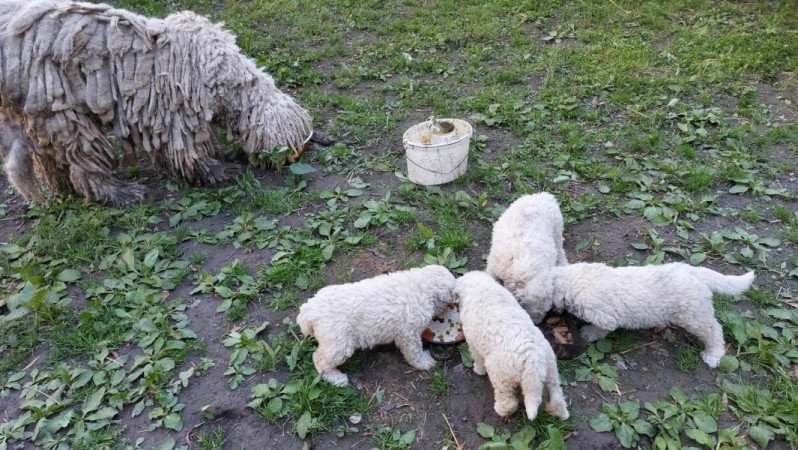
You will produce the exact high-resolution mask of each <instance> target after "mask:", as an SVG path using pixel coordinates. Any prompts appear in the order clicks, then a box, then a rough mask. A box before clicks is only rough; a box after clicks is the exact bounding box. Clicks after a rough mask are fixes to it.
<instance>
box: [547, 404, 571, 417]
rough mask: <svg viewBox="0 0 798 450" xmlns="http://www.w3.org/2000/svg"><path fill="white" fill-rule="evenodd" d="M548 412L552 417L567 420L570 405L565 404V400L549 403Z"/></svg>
mask: <svg viewBox="0 0 798 450" xmlns="http://www.w3.org/2000/svg"><path fill="white" fill-rule="evenodd" d="M546 412H547V413H549V414H551V415H552V416H556V417H559V418H560V419H562V420H566V419H568V417H569V414H568V405H566V404H565V400H563V399H559V400H558V401H551V402H549V403H547V404H546Z"/></svg>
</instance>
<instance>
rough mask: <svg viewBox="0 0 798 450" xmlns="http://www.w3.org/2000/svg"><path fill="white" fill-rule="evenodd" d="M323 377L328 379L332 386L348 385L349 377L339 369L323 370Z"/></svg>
mask: <svg viewBox="0 0 798 450" xmlns="http://www.w3.org/2000/svg"><path fill="white" fill-rule="evenodd" d="M324 379H325V380H327V381H329V382H330V384H332V385H333V386H338V387H345V386H349V377H348V376H346V374H345V373H343V372H339V371H337V370H336V371H327V372H324Z"/></svg>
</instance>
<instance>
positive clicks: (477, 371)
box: [474, 363, 488, 375]
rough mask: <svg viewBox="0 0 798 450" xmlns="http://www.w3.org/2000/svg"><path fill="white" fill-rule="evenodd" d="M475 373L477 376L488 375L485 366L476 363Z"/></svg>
mask: <svg viewBox="0 0 798 450" xmlns="http://www.w3.org/2000/svg"><path fill="white" fill-rule="evenodd" d="M474 373H475V374H477V375H485V374H486V373H488V371H487V370H485V366H484V365H482V364H476V363H475V364H474Z"/></svg>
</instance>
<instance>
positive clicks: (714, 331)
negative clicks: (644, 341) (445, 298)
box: [526, 263, 755, 367]
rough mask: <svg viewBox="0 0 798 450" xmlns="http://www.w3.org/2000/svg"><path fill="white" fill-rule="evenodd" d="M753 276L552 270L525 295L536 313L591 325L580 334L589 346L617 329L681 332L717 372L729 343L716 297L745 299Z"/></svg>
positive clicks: (677, 268) (667, 269) (679, 268)
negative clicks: (557, 313)
mask: <svg viewBox="0 0 798 450" xmlns="http://www.w3.org/2000/svg"><path fill="white" fill-rule="evenodd" d="M754 276H755V275H754V272H748V273H747V274H745V275H740V276H730V275H723V274H720V273H718V272H715V271H714V270H710V269H706V268H703V267H693V266H690V265H688V264H684V263H671V264H664V265H661V266H642V267H610V266H607V265H605V264H598V263H578V264H571V265H569V266H564V267H553V268H551V269H550V270H549V271H548V273H546V274H544V275H543V276H541V277H538V279H537V280H536V283H534V284H529V285H528V287H527V289H526V293H527V298H528V299H529V300H530V301H531V302H534V303H536V304H537V307H536V308H537V309H541V310H544V311H548V310H549V309H550V308H551V307H552V306H554V307H555V308H557V309H560V310H562V309H565V310H568V311H569V312H571V313H572V314H574V315H575V316H577V317H579V318H580V319H582V320H584V321H586V322H589V323H590V324H591V325H586V326H585V327H583V328H582V330H581V334H582V337H584V338H585V339H587V340H589V341H595V340H598V339H601V338H603V337H604V336H606V335H607V333H609V332H610V331H612V330H615V329H616V328H650V327H655V326H664V325H676V326H679V327H682V328H684V329H685V330H686V331H687V332H688V333H690V334H693V335H695V336H696V337H698V338H699V339H701V341H702V342H703V343H704V351H703V352H702V353H701V358H702V359H703V360H704V362H705V363H707V365H708V366H710V367H717V366H718V362H719V361H720V358H721V356H723V354H724V342H723V329H722V328H721V326H720V324H719V323H718V321H717V319H716V318H715V308H714V307H713V305H712V293H713V292H714V293H718V294H725V295H738V294H741V293H743V292H745V291H746V290H747V289H748V287H749V286H751V283H752V282H753V281H754Z"/></svg>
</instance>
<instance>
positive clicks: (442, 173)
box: [407, 154, 468, 175]
mask: <svg viewBox="0 0 798 450" xmlns="http://www.w3.org/2000/svg"><path fill="white" fill-rule="evenodd" d="M467 159H468V154H466V156H465V158H463V159H462V160H461V161H460V162H459V163H457V164H456V165H455V166H454V168H453V169H452V170H450V171H448V172H438V171H437V170H432V169H427V168H426V167H424V166H422V165H421V164H419V163H417V162H415V161H413V160H412V159H410V157H409V156H407V161H408V162H411V163H413V165H415V166H416V167H419V168H421V169H424V170H426V171H427V172H432V173H435V174H438V175H449V174H450V173H452V172H454V171H455V170H457V168H458V167H460V165H461V164H463V163H464V162H465V161H466V160H467Z"/></svg>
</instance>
